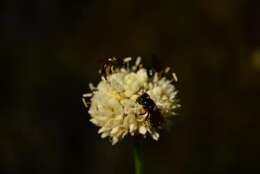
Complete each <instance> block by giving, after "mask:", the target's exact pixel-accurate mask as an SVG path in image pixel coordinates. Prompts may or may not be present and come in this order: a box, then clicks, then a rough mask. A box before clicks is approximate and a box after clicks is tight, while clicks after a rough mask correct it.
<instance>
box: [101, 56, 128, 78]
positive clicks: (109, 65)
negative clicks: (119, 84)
mask: <svg viewBox="0 0 260 174" xmlns="http://www.w3.org/2000/svg"><path fill="white" fill-rule="evenodd" d="M124 67H126V63H125V62H124V61H123V60H122V59H120V58H116V57H113V58H109V59H107V60H106V61H105V62H104V63H103V66H102V69H101V75H103V76H104V77H105V78H107V76H109V75H111V74H113V73H114V72H116V71H118V70H119V69H120V68H124Z"/></svg>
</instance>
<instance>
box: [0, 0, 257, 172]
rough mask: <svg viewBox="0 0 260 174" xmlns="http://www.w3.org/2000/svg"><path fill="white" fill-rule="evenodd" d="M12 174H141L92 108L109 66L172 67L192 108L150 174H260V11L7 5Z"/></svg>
mask: <svg viewBox="0 0 260 174" xmlns="http://www.w3.org/2000/svg"><path fill="white" fill-rule="evenodd" d="M0 9H1V10H0V20H1V21H0V24H1V27H0V28H1V29H0V38H1V40H0V44H1V45H0V46H1V49H0V50H1V52H0V56H1V64H0V65H1V68H0V74H1V75H0V76H1V81H2V82H3V84H2V85H1V100H0V103H1V105H0V118H1V120H0V173H1V174H9V173H10V174H23V173H24V174H28V173H33V174H70V173H77V174H84V173H98V174H99V173H106V174H110V173H111V174H114V173H116V174H119V173H120V174H121V173H125V174H128V173H129V174H130V173H133V172H134V171H133V161H132V146H131V141H130V140H129V139H127V140H124V141H123V142H122V143H119V144H118V145H116V146H111V144H110V143H109V141H108V140H107V139H105V140H103V139H101V138H100V137H99V136H98V135H97V128H96V127H95V126H93V125H92V124H90V123H89V121H88V120H89V116H88V115H87V112H86V110H85V109H84V107H83V105H82V103H81V95H82V93H84V92H87V91H88V83H89V82H93V83H94V84H96V83H97V82H98V81H99V78H100V77H99V75H98V73H97V72H98V69H99V67H100V63H99V61H98V60H100V59H104V58H107V57H110V56H120V57H124V56H133V57H136V56H142V57H143V58H144V62H145V63H146V64H147V65H149V66H150V65H153V64H154V62H153V61H152V59H151V57H152V55H157V56H158V57H159V58H160V60H159V61H158V63H159V64H160V66H162V67H164V66H171V67H172V68H173V70H174V71H175V72H176V73H177V75H178V77H179V83H178V84H177V86H178V89H179V91H180V93H179V98H180V99H181V104H182V108H181V110H180V111H179V116H178V117H176V118H174V119H173V127H172V129H171V131H168V132H164V133H162V135H161V138H160V141H158V142H153V141H151V140H150V139H147V140H146V141H144V149H143V151H144V159H145V173H147V174H148V173H149V174H157V173H174V174H219V173H221V174H230V173H236V174H238V173H253V172H254V173H258V172H259V171H260V170H259V168H260V166H259V162H260V161H259V159H260V157H259V155H260V154H259V147H260V139H259V133H260V128H259V121H260V119H259V116H260V114H259V106H260V105H259V97H260V92H259V87H260V79H259V78H260V74H259V72H260V52H259V49H260V47H259V44H260V22H259V21H260V10H259V9H260V3H259V1H257V0H249V1H246V0H244V1H243V0H168V1H151V0H110V1H105V0H104V1H94V0H74V1H62V0H23V1H22V0H2V1H1V2H0Z"/></svg>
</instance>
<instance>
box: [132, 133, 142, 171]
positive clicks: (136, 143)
mask: <svg viewBox="0 0 260 174" xmlns="http://www.w3.org/2000/svg"><path fill="white" fill-rule="evenodd" d="M133 155H134V163H135V174H143V158H142V144H141V141H140V140H139V139H137V138H135V139H134V140H133Z"/></svg>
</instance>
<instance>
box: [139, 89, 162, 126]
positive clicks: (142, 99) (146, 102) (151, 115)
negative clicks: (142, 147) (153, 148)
mask: <svg viewBox="0 0 260 174" xmlns="http://www.w3.org/2000/svg"><path fill="white" fill-rule="evenodd" d="M136 101H137V102H138V103H139V104H141V105H143V108H144V110H145V111H146V112H147V113H148V116H147V118H148V119H149V122H150V124H151V126H152V128H154V129H156V130H157V129H161V128H162V127H161V126H162V124H163V122H164V118H163V116H162V115H161V113H160V110H159V108H158V107H157V106H156V104H155V102H154V101H153V100H152V99H151V98H150V96H149V95H148V94H147V93H143V94H142V95H140V96H139V97H138V98H137V99H136Z"/></svg>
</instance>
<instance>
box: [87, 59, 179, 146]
mask: <svg viewBox="0 0 260 174" xmlns="http://www.w3.org/2000/svg"><path fill="white" fill-rule="evenodd" d="M109 60H110V61H112V60H114V61H116V60H117V59H116V58H112V59H109ZM131 60H132V58H125V59H124V60H123V63H125V64H121V66H120V65H119V66H118V65H117V66H118V67H116V66H113V65H110V66H107V67H106V68H111V69H113V71H112V73H111V74H103V75H102V77H101V81H100V82H99V84H98V85H97V87H94V86H93V85H92V84H90V89H91V91H92V92H91V93H86V94H83V102H84V104H85V106H86V107H89V110H88V113H89V114H90V116H91V118H90V122H92V123H93V124H94V125H96V126H98V127H99V130H98V133H99V134H101V137H102V138H105V137H109V138H110V140H111V142H112V145H114V144H116V143H117V142H119V141H120V140H122V139H123V138H124V137H125V136H127V135H131V136H135V135H143V136H144V137H146V136H147V135H150V136H151V137H152V138H153V139H154V140H158V139H159V131H158V129H157V128H155V127H153V125H152V124H151V117H152V116H153V115H151V112H149V111H148V110H147V109H145V107H144V106H143V105H142V104H140V103H138V102H137V98H138V97H139V96H141V95H142V94H144V93H146V94H148V95H149V97H150V98H151V99H152V101H153V102H154V103H155V104H156V109H158V110H159V112H160V114H161V117H163V120H165V121H166V122H167V121H168V120H169V118H171V117H172V116H173V115H175V110H176V108H178V107H180V105H179V104H178V102H177V100H176V94H177V90H176V89H175V86H174V85H173V82H174V81H177V77H176V75H175V73H172V74H171V78H170V79H169V78H166V76H167V75H169V74H170V69H169V68H166V69H165V70H164V71H163V72H152V71H148V70H147V69H145V68H143V65H142V64H141V58H140V57H138V58H137V59H136V62H135V64H134V65H132V66H130V62H131ZM86 98H90V104H89V105H88V104H87V103H86V100H85V99H86Z"/></svg>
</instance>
